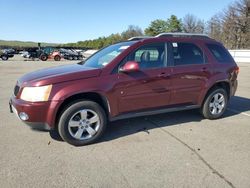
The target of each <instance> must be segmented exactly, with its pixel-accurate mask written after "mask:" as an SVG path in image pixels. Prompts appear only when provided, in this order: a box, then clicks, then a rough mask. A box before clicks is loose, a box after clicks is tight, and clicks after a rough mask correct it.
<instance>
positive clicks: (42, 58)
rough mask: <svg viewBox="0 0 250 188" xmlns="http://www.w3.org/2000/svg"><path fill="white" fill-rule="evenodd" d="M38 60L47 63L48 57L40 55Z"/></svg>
mask: <svg viewBox="0 0 250 188" xmlns="http://www.w3.org/2000/svg"><path fill="white" fill-rule="evenodd" d="M40 59H41V60H42V61H47V60H48V56H47V55H46V54H41V56H40Z"/></svg>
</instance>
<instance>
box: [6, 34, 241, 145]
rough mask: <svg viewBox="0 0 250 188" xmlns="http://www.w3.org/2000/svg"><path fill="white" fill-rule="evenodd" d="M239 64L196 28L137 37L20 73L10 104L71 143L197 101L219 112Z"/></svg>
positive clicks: (209, 113)
mask: <svg viewBox="0 0 250 188" xmlns="http://www.w3.org/2000/svg"><path fill="white" fill-rule="evenodd" d="M238 72H239V68H238V66H237V65H236V63H235V62H234V60H233V58H232V57H231V55H230V54H229V52H228V51H227V50H226V49H225V48H224V47H223V45H222V44H221V43H219V42H216V41H215V40H213V39H211V38H209V37H207V36H204V35H195V34H182V33H181V34H180V33H179V34H172V33H163V34H160V35H158V36H156V37H147V38H146V37H137V38H132V39H131V40H129V41H126V42H121V43H117V44H113V45H110V46H108V47H106V48H103V49H101V50H100V51H98V52H97V53H95V54H94V55H92V56H91V57H90V58H88V59H87V60H86V61H83V62H80V63H78V64H73V65H66V66H59V67H56V68H49V69H44V70H39V71H36V72H32V73H29V74H26V75H24V76H23V77H21V78H20V79H19V80H18V81H17V84H16V86H15V89H14V95H13V96H12V97H11V99H10V109H11V111H12V112H15V113H16V114H17V116H18V117H19V118H20V119H21V120H22V121H23V122H25V123H27V124H28V125H31V126H32V127H33V128H35V129H41V128H42V129H56V130H58V132H59V134H60V136H61V137H62V138H63V140H65V141H67V142H68V143H70V144H73V145H86V144H90V143H93V142H95V141H96V140H97V139H98V138H100V136H101V135H102V134H103V132H104V130H105V128H106V124H107V122H108V121H114V120H118V119H124V118H131V117H137V116H145V115H152V114H157V113H165V112H172V111H179V110H187V109H194V108H200V111H201V114H202V115H203V116H204V117H205V118H208V119H216V118H219V117H221V116H222V114H223V113H224V111H225V110H226V107H227V104H228V101H229V99H230V97H231V96H233V95H234V93H235V91H236V88H237V75H238Z"/></svg>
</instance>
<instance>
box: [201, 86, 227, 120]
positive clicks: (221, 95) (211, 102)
mask: <svg viewBox="0 0 250 188" xmlns="http://www.w3.org/2000/svg"><path fill="white" fill-rule="evenodd" d="M227 103H228V95H227V92H226V91H225V89H223V88H217V89H214V90H212V91H211V92H210V93H209V94H208V96H207V97H206V99H205V101H204V104H203V106H202V108H201V113H202V115H203V116H204V117H205V118H207V119H217V118H220V117H221V116H222V115H223V113H224V112H225V110H226V107H227Z"/></svg>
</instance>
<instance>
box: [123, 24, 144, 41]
mask: <svg viewBox="0 0 250 188" xmlns="http://www.w3.org/2000/svg"><path fill="white" fill-rule="evenodd" d="M142 35H143V31H142V29H141V28H140V27H139V26H135V25H129V26H128V29H127V30H126V31H124V32H122V34H121V36H122V38H123V39H124V40H126V39H129V38H131V37H135V36H142Z"/></svg>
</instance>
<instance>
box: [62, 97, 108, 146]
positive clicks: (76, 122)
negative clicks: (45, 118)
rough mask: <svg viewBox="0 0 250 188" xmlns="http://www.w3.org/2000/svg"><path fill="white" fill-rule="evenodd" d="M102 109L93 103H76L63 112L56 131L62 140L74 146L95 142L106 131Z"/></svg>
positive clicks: (104, 115)
mask: <svg viewBox="0 0 250 188" xmlns="http://www.w3.org/2000/svg"><path fill="white" fill-rule="evenodd" d="M106 124H107V119H106V114H105V112H104V110H103V108H102V107H101V106H100V105H99V104H97V103H96V102H93V101H76V102H74V103H72V104H71V105H69V106H68V107H66V109H65V110H64V111H63V113H62V115H61V117H60V120H59V124H58V131H59V134H60V136H61V137H62V139H63V140H64V141H66V142H68V143H69V144H72V145H75V146H83V145H87V144H92V143H94V142H96V141H97V140H98V139H99V138H100V137H101V136H102V134H103V133H104V131H105V129H106Z"/></svg>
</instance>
